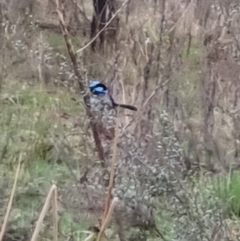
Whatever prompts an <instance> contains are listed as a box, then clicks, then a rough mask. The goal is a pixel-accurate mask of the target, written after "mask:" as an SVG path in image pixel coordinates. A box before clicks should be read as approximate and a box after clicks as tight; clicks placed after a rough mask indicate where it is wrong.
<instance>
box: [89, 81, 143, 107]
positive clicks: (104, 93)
mask: <svg viewBox="0 0 240 241" xmlns="http://www.w3.org/2000/svg"><path fill="white" fill-rule="evenodd" d="M89 87H90V91H91V93H92V94H93V95H95V96H97V97H99V99H101V100H102V101H104V102H105V103H106V104H107V105H109V106H110V107H111V108H115V107H122V108H126V109H129V110H133V111H137V110H138V109H137V107H135V106H132V105H125V104H119V103H116V102H115V101H114V99H113V98H112V96H111V95H110V94H109V93H108V89H107V87H106V85H104V84H103V83H101V82H99V81H97V80H94V81H92V82H91V83H90V86H89Z"/></svg>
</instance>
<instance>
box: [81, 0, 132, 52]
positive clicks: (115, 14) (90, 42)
mask: <svg viewBox="0 0 240 241" xmlns="http://www.w3.org/2000/svg"><path fill="white" fill-rule="evenodd" d="M128 1H129V0H125V1H124V2H123V4H122V5H121V6H120V8H119V9H118V10H117V11H116V12H115V13H114V14H113V15H112V17H111V19H110V20H109V21H108V22H107V23H106V24H105V26H104V27H103V28H102V29H101V30H100V31H99V32H98V33H97V34H96V36H95V37H94V38H92V39H91V40H90V41H89V42H88V43H87V44H85V45H84V46H83V47H82V48H80V49H79V50H77V51H76V53H77V54H78V53H80V52H82V51H83V50H84V49H86V48H87V47H89V46H90V45H91V44H92V43H93V42H94V41H95V40H96V39H97V38H98V37H99V35H100V34H101V33H102V32H103V31H104V30H105V29H106V28H107V27H108V25H109V24H110V23H111V22H112V21H113V19H114V18H115V17H116V16H117V14H118V13H119V12H120V11H121V10H122V9H123V8H124V6H125V5H126V4H127V3H128Z"/></svg>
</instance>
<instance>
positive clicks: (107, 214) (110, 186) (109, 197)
mask: <svg viewBox="0 0 240 241" xmlns="http://www.w3.org/2000/svg"><path fill="white" fill-rule="evenodd" d="M118 138H119V133H118V112H117V118H116V126H115V138H114V144H113V156H112V161H111V171H110V180H109V184H108V193H107V199H106V203H105V208H104V213H103V218H102V225H101V229H100V232H99V235H98V238H97V241H100V240H101V238H102V236H103V234H104V230H105V229H106V226H107V224H108V222H109V219H110V217H111V214H112V211H113V209H114V207H115V204H116V200H115V199H113V200H115V202H113V201H112V189H113V186H114V177H115V164H116V160H117V150H118V148H117V144H118ZM111 201H112V202H111Z"/></svg>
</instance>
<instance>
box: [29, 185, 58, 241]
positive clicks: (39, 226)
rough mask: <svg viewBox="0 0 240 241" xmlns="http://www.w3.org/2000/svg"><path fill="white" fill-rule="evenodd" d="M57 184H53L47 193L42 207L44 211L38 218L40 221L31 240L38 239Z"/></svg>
mask: <svg viewBox="0 0 240 241" xmlns="http://www.w3.org/2000/svg"><path fill="white" fill-rule="evenodd" d="M56 188H57V187H56V185H54V184H53V185H52V187H51V189H50V191H49V193H48V195H47V198H46V201H45V203H44V206H43V208H42V211H41V213H40V216H39V218H38V221H37V225H36V228H35V230H34V232H33V235H32V238H31V241H35V240H36V239H37V236H38V234H39V231H40V229H41V225H42V222H43V219H44V217H45V215H46V213H47V211H48V208H49V206H50V203H51V198H52V195H53V194H54V192H55V190H56Z"/></svg>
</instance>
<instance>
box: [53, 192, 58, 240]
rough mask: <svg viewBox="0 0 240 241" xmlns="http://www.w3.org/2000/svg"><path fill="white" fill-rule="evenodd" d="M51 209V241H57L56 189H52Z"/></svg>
mask: <svg viewBox="0 0 240 241" xmlns="http://www.w3.org/2000/svg"><path fill="white" fill-rule="evenodd" d="M52 207H53V210H52V211H53V241H58V203H57V188H55V189H54V192H53V198H52Z"/></svg>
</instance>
